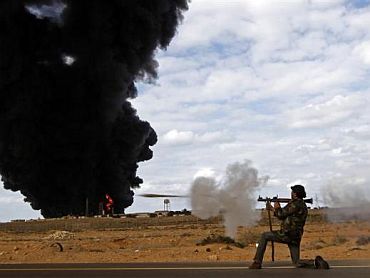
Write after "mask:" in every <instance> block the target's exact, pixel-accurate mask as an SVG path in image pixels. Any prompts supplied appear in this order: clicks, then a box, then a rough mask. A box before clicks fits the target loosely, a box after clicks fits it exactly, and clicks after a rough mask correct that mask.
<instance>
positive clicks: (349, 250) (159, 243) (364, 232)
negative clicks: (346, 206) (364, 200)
mask: <svg viewBox="0 0 370 278" xmlns="http://www.w3.org/2000/svg"><path fill="white" fill-rule="evenodd" d="M178 219H180V218H178ZM275 228H276V229H278V226H275ZM267 230H268V226H266V225H264V224H260V225H258V226H255V227H250V228H244V227H243V228H242V227H241V228H239V230H238V234H237V237H236V240H237V241H238V242H240V243H242V244H244V245H245V247H244V248H239V247H237V246H235V245H234V244H227V243H212V244H207V245H204V246H202V245H199V243H200V242H201V241H202V240H204V239H205V238H207V237H211V238H212V237H217V236H223V235H224V227H223V225H222V224H219V223H203V222H199V223H187V222H186V221H185V222H184V223H182V221H181V220H178V221H177V222H176V223H175V224H173V225H158V226H156V225H151V226H144V227H141V226H140V225H136V226H135V227H123V228H114V229H108V230H102V229H99V230H80V231H62V230H58V231H55V230H48V231H38V232H15V231H1V232H0V263H74V262H81V263H82V262H91V263H122V262H179V261H181V262H184V261H251V260H252V258H253V256H254V253H255V250H256V242H257V240H258V237H259V235H260V233H262V232H263V231H267ZM301 246H302V247H301V257H302V258H305V259H306V258H314V257H315V256H316V255H321V256H323V257H324V258H326V259H329V260H330V259H370V223H368V222H359V221H353V222H346V223H327V222H315V221H311V222H310V223H307V224H306V228H305V234H304V236H303V241H302V244H301ZM61 249H63V251H61ZM289 258H290V257H289V250H288V248H287V246H285V245H282V244H276V243H275V260H289ZM270 259H271V249H270V247H268V249H267V250H266V255H265V260H270Z"/></svg>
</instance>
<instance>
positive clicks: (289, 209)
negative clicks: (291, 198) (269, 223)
mask: <svg viewBox="0 0 370 278" xmlns="http://www.w3.org/2000/svg"><path fill="white" fill-rule="evenodd" d="M298 210H299V208H298V207H297V206H296V205H295V204H294V203H288V204H287V205H286V206H285V207H283V208H281V207H280V203H279V202H275V203H274V216H276V217H277V218H278V219H280V220H284V219H285V218H287V217H288V216H289V215H292V214H294V213H296V212H298Z"/></svg>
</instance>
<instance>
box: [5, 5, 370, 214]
mask: <svg viewBox="0 0 370 278" xmlns="http://www.w3.org/2000/svg"><path fill="white" fill-rule="evenodd" d="M369 2H370V1H343V0H338V1H336V0H327V1H321V0H320V1H319V0H315V1H314V0H311V1H309V0H305V1H304V0H301V1H299V0H292V1H272V0H266V1H262V0H258V1H253V0H244V1H242V0H240V1H236V0H223V1H221V0H192V2H191V3H190V9H189V11H188V12H187V13H186V14H185V18H184V21H183V24H182V25H181V26H180V28H179V30H178V35H177V36H176V37H175V38H174V40H173V41H172V44H171V45H170V46H169V48H168V49H167V51H166V52H162V51H159V52H158V55H157V57H158V61H159V64H160V67H159V79H158V81H157V82H156V84H154V85H153V84H142V83H139V84H138V85H139V86H138V87H139V96H138V97H137V98H136V99H135V100H134V101H132V103H133V105H134V107H136V109H137V110H138V115H139V116H140V118H141V119H143V120H147V121H149V122H150V123H151V125H152V126H153V127H154V129H155V130H156V132H157V133H158V137H159V141H158V143H157V145H156V146H155V147H154V148H153V150H154V158H153V159H152V160H150V161H148V162H145V163H141V164H140V168H139V176H140V177H142V178H143V179H144V184H143V186H142V188H141V189H140V190H139V191H137V192H138V193H142V192H149V193H176V194H188V193H189V191H190V185H191V183H192V181H193V179H194V177H195V176H199V175H206V176H215V177H218V176H221V175H222V174H223V172H224V169H225V168H226V166H227V165H228V164H231V163H234V162H243V161H244V160H245V159H247V160H251V161H253V165H254V167H255V168H257V169H258V171H259V173H260V175H268V176H269V177H270V179H269V181H268V182H267V185H266V186H265V187H263V188H260V190H259V191H257V193H260V194H261V195H270V194H273V193H278V194H279V195H281V196H283V195H284V196H287V197H288V196H289V190H288V188H287V186H288V185H290V184H294V183H298V182H300V183H302V184H304V185H305V186H306V189H307V193H308V195H310V196H312V197H314V196H315V194H317V195H318V197H319V199H320V201H321V204H324V203H325V202H329V201H330V198H326V197H325V194H324V195H323V189H326V191H325V192H327V191H328V190H329V191H330V192H331V193H330V194H332V193H333V192H341V194H342V195H344V196H345V195H346V192H353V191H354V189H356V188H360V189H361V190H360V191H359V192H363V191H364V189H367V188H370V187H369V180H370V171H368V169H369V165H370V156H369V154H370V143H369V139H370V115H369V113H367V112H368V107H369V104H370V81H369V73H370V29H369V27H368V26H370V3H369ZM330 194H329V195H330ZM352 195H353V194H352ZM330 196H331V195H330ZM171 206H172V208H173V209H183V208H185V207H186V208H188V209H191V207H190V201H189V200H188V199H187V198H183V199H171ZM162 208H163V199H144V198H141V197H137V198H136V199H135V203H134V205H133V206H132V207H130V208H129V209H128V210H127V211H128V212H132V211H153V210H158V209H162ZM38 216H39V213H38V212H34V211H32V209H31V208H30V206H29V205H28V204H25V203H23V201H22V196H21V195H20V194H18V193H13V192H9V191H5V190H4V189H0V221H5V220H8V219H14V218H29V217H38Z"/></svg>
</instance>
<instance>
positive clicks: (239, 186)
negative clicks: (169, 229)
mask: <svg viewBox="0 0 370 278" xmlns="http://www.w3.org/2000/svg"><path fill="white" fill-rule="evenodd" d="M267 180H268V177H267V176H263V177H258V171H257V169H255V168H254V167H252V162H251V161H249V160H245V161H244V162H243V163H239V162H236V163H233V164H230V165H228V166H227V168H226V172H225V175H224V177H223V178H222V179H221V180H220V181H218V180H216V179H215V178H213V177H197V178H196V179H195V180H194V182H193V183H192V187H191V206H192V213H193V214H194V215H196V216H198V217H200V218H202V219H207V218H209V217H212V216H217V215H219V214H220V213H221V214H222V215H223V218H224V225H225V228H226V235H227V236H230V237H235V235H236V232H237V228H238V226H250V225H253V224H255V223H256V221H258V219H259V214H258V213H257V212H256V203H257V201H256V198H255V194H254V193H255V191H256V189H258V188H259V187H261V186H263V185H264V184H266V182H267Z"/></svg>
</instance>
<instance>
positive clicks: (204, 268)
mask: <svg viewBox="0 0 370 278" xmlns="http://www.w3.org/2000/svg"><path fill="white" fill-rule="evenodd" d="M331 268H370V265H333V266H331ZM240 269H248V267H247V266H225V267H202V266H200V267H87V268H82V267H76V268H73V267H68V268H3V269H0V271H140V270H142V271H143V270H240ZM262 269H296V268H295V267H293V266H267V267H263V268H262Z"/></svg>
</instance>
